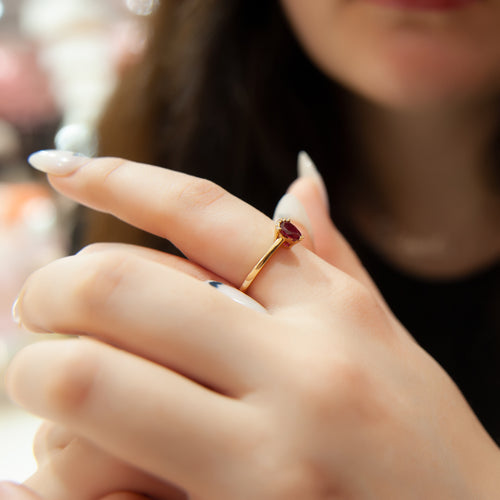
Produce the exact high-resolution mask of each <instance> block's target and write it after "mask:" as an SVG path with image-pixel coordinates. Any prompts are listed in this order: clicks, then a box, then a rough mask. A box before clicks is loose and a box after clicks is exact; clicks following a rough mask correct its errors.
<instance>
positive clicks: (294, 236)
mask: <svg viewBox="0 0 500 500" xmlns="http://www.w3.org/2000/svg"><path fill="white" fill-rule="evenodd" d="M279 232H280V234H281V236H283V238H286V239H287V240H289V241H291V242H295V241H299V240H300V238H301V237H302V233H301V232H300V231H299V230H298V229H297V227H296V226H295V225H294V224H292V223H291V222H290V221H289V220H283V221H281V222H280V226H279Z"/></svg>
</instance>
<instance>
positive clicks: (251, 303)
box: [206, 281, 267, 312]
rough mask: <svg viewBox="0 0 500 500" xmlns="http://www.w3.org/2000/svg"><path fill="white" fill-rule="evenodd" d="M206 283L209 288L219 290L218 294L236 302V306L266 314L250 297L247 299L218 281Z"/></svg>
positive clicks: (246, 296)
mask: <svg viewBox="0 0 500 500" xmlns="http://www.w3.org/2000/svg"><path fill="white" fill-rule="evenodd" d="M206 283H208V284H209V285H210V286H213V287H214V288H215V289H217V290H219V292H222V293H223V294H224V295H226V296H227V297H229V298H230V299H232V300H234V301H235V302H238V304H241V305H243V306H246V307H249V308H250V309H253V310H255V311H259V312H267V311H266V309H265V308H264V307H263V306H262V305H261V304H259V303H258V302H257V301H256V300H254V299H252V297H249V296H248V295H246V294H244V293H243V292H240V291H239V290H238V289H236V288H233V287H232V286H229V285H225V284H224V283H221V282H220V281H207V282H206Z"/></svg>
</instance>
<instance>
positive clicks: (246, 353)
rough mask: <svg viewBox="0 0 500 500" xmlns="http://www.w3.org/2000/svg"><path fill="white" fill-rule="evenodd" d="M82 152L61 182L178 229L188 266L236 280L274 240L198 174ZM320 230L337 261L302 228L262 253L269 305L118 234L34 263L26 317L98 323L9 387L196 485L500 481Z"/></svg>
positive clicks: (439, 488) (383, 487)
mask: <svg viewBox="0 0 500 500" xmlns="http://www.w3.org/2000/svg"><path fill="white" fill-rule="evenodd" d="M81 163H82V165H80V168H78V169H77V170H76V171H75V172H73V173H68V172H67V170H68V168H66V172H65V173H64V175H59V176H54V175H52V176H51V182H52V183H53V185H54V186H55V187H56V189H58V190H59V191H61V192H62V193H64V194H66V195H68V196H70V197H72V198H74V199H76V200H79V201H80V202H82V203H84V204H86V205H89V206H92V207H94V208H96V209H99V210H103V211H108V212H111V213H114V214H115V215H117V216H118V217H120V218H122V219H124V220H126V221H128V222H129V223H131V224H133V225H136V226H138V227H141V228H143V229H146V230H148V231H151V232H153V233H155V234H159V235H161V236H164V237H166V238H168V239H170V240H171V241H172V242H173V243H174V244H175V245H177V246H178V247H179V248H180V249H181V250H182V251H183V252H184V254H185V255H187V256H188V257H189V258H190V259H191V261H192V262H193V263H194V264H192V265H191V264H186V265H187V266H190V269H193V270H194V271H193V272H195V273H196V272H199V271H200V269H201V270H203V269H205V270H207V271H208V272H211V273H214V274H215V275H217V276H220V277H221V278H223V279H225V280H226V281H227V282H228V283H231V284H233V285H235V286H239V285H240V284H241V282H242V281H243V279H244V278H245V276H246V274H247V273H248V271H249V270H250V269H251V268H252V267H253V265H254V264H255V263H256V262H257V260H258V259H259V258H260V257H261V256H262V255H263V254H264V252H265V251H266V250H267V249H268V248H269V246H270V244H271V243H272V235H273V224H272V222H271V221H270V220H269V219H268V218H267V217H265V216H264V215H263V214H261V213H260V212H258V211H256V210H255V209H253V208H252V207H250V206H248V205H246V204H244V203H243V202H241V201H239V200H237V199H236V198H234V197H232V196H230V195H229V194H228V193H226V192H224V191H223V190H222V189H220V188H219V187H217V186H215V185H213V184H212V183H210V182H208V181H202V180H199V179H194V178H192V177H189V176H186V175H183V174H179V173H175V172H171V171H168V170H164V169H160V168H155V167H150V166H146V165H139V164H135V163H131V162H125V161H122V160H117V159H99V160H94V161H83V160H82V161H81ZM47 165H48V168H46V169H47V170H49V169H50V170H54V164H53V163H50V164H46V167H47ZM66 165H67V163H66ZM59 173H60V174H61V172H59ZM312 222H313V225H314V221H312ZM313 229H314V231H315V233H316V234H317V227H313ZM329 235H330V236H328V237H329V238H330V237H331V238H332V243H334V244H333V248H334V249H336V250H334V252H333V253H332V254H331V255H330V257H333V260H334V263H335V264H336V265H335V266H332V265H330V264H329V263H327V262H326V261H325V260H323V259H321V258H320V257H318V256H317V255H315V254H314V253H313V252H311V251H309V250H307V248H305V247H304V246H301V245H296V246H295V247H293V248H292V249H290V250H285V249H280V250H279V251H278V253H277V254H276V255H275V256H274V257H273V259H272V261H270V262H269V263H268V264H267V265H266V267H265V268H264V269H263V270H262V272H261V273H260V275H259V276H258V278H257V279H256V280H255V282H254V283H253V284H252V286H251V288H250V289H249V294H250V295H251V296H253V297H254V298H255V299H257V300H258V301H259V302H260V303H261V304H263V305H264V306H265V307H266V309H267V313H263V312H257V311H253V310H251V309H248V308H246V307H244V306H242V305H240V304H237V303H235V302H233V301H231V300H230V299H228V298H227V297H225V296H224V295H222V294H219V293H218V292H217V291H216V290H214V289H213V288H211V287H209V286H207V285H206V283H203V282H202V281H201V280H199V279H197V278H195V277H193V276H192V274H193V273H191V272H187V273H186V272H185V270H182V271H180V270H179V269H177V268H176V267H175V266H174V267H171V265H169V263H167V262H161V261H160V260H161V259H160V258H159V259H158V261H155V260H154V259H151V258H148V257H146V256H144V255H141V254H140V252H142V250H140V251H139V252H137V251H135V249H129V248H128V247H123V246H118V247H115V248H110V249H109V250H105V251H87V252H83V253H82V254H79V255H76V256H74V257H70V258H66V259H62V260H60V261H57V262H56V263H54V264H51V265H49V266H47V267H45V268H43V269H42V270H40V271H38V272H36V273H35V274H34V275H32V276H31V278H30V279H29V280H28V281H27V283H26V286H25V288H24V289H23V292H22V295H21V298H20V302H19V314H20V317H21V319H22V321H23V323H24V324H25V325H26V326H27V327H28V328H30V329H33V330H36V331H57V332H62V333H76V334H79V335H87V336H89V337H91V338H89V339H80V340H70V341H55V342H43V343H41V344H38V345H34V346H30V347H28V348H26V349H25V350H24V351H23V352H21V353H20V355H19V356H18V357H17V358H16V360H15V361H14V363H13V365H12V367H11V369H10V371H9V374H8V386H9V390H10V393H11V395H12V397H13V398H14V399H15V400H16V401H18V402H19V403H20V404H21V405H23V406H25V407H26V408H28V409H30V410H32V411H34V412H36V413H38V414H40V415H42V416H44V417H46V418H49V419H52V420H54V421H56V422H58V423H60V424H62V425H64V426H66V427H67V428H68V429H70V430H71V431H72V432H75V433H77V434H79V435H81V436H84V437H85V438H87V439H89V440H90V441H91V442H94V443H96V444H98V446H99V447H101V448H102V449H104V450H106V451H107V452H108V453H110V454H111V455H113V456H117V457H120V458H121V459H123V460H124V461H125V462H127V463H130V464H133V465H134V466H136V467H138V468H139V469H142V470H144V471H147V472H148V473H150V474H152V475H154V476H156V477H158V478H160V479H162V480H165V481H169V482H171V483H174V484H176V485H177V486H179V487H180V488H181V489H183V490H185V491H187V492H188V493H189V494H190V495H191V496H192V498H201V499H203V500H210V499H219V500H223V499H231V500H235V499H246V498H249V499H254V498H262V499H273V500H274V499H281V498H287V499H288V498H294V499H301V498H304V499H308V500H311V499H326V498H363V499H364V498H384V499H385V498H398V499H399V498H401V499H403V498H439V499H446V498H450V499H452V498H453V499H460V498H464V499H465V498H467V499H470V498H478V499H479V498H494V496H495V494H496V492H497V491H498V488H499V487H500V485H499V484H498V483H499V477H500V472H499V471H500V458H499V455H500V453H499V450H498V448H497V447H496V446H495V444H494V443H493V441H492V440H491V439H490V438H489V436H488V435H487V433H486V432H485V431H484V430H483V429H482V427H481V426H480V424H479V423H478V421H477V419H476V418H475V416H474V414H473V412H472V411H471V410H470V408H469V407H468V406H467V404H466V403H465V401H464V399H463V397H462V396H461V394H460V392H459V391H458V390H457V388H456V387H455V385H454V384H453V382H452V381H451V380H450V379H449V377H448V376H447V375H446V374H445V373H444V371H443V370H442V369H441V368H440V367H439V366H438V365H437V364H436V363H435V362H434V361H433V360H432V358H430V357H429V356H428V355H427V354H426V353H425V352H424V351H423V350H422V349H420V348H419V347H418V345H416V344H415V342H414V341H413V340H412V339H411V337H410V336H409V335H408V333H407V332H406V331H405V330H404V329H403V328H402V327H401V325H400V324H399V323H398V322H397V320H395V318H394V317H393V316H392V315H391V313H390V312H389V310H388V308H387V307H386V306H385V304H383V302H382V300H381V298H380V296H379V295H378V292H377V291H376V290H375V289H374V287H373V285H372V284H371V281H370V280H369V278H368V277H367V275H366V273H365V272H364V270H363V269H362V268H361V266H360V265H359V263H358V262H357V259H356V258H355V256H354V255H353V254H352V253H351V251H350V250H349V248H348V246H347V245H345V244H344V243H343V242H342V240H341V239H340V237H339V238H338V239H337V240H335V232H334V230H333V229H332V232H330V233H329ZM317 238H318V236H316V237H315V243H316V242H317V241H318V240H317ZM334 240H335V241H334ZM335 243H336V244H335ZM329 248H332V245H329ZM335 252H336V257H335V255H334V253H335ZM191 266H192V267H191ZM202 272H205V271H202ZM92 337H93V339H92ZM95 339H97V340H95ZM126 351H129V352H126Z"/></svg>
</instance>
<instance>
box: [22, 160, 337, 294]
mask: <svg viewBox="0 0 500 500" xmlns="http://www.w3.org/2000/svg"><path fill="white" fill-rule="evenodd" d="M62 160H64V161H62ZM30 162H31V164H32V165H33V166H34V167H35V168H38V169H40V170H43V171H46V172H48V173H49V174H51V175H50V177H49V178H50V182H51V184H52V185H53V186H54V188H55V189H57V190H58V191H60V192H61V193H63V194H65V195H66V196H69V197H71V198H73V199H75V200H77V201H79V202H80V203H82V204H84V205H87V206H89V207H91V208H94V209H97V210H99V211H103V212H107V213H111V214H113V215H115V216H117V217H118V218H120V219H122V220H124V221H125V222H128V223H130V224H132V225H134V226H136V227H139V228H141V229H144V230H145V231H148V232H151V233H153V234H156V235H158V236H160V237H164V238H166V239H168V240H170V241H171V242H172V243H173V244H174V245H175V246H177V247H178V248H179V249H180V250H181V251H182V252H183V253H184V255H186V257H188V258H190V259H192V260H193V261H195V262H197V263H198V264H200V265H202V266H203V267H205V268H207V269H209V270H211V271H212V272H214V273H216V274H217V275H219V276H221V277H223V278H225V279H226V280H228V281H229V282H230V283H232V284H234V285H235V286H237V287H239V286H240V285H241V284H242V282H243V280H244V279H245V277H246V276H247V274H248V273H249V271H250V270H251V269H252V268H253V266H254V265H255V264H256V263H257V261H258V260H259V259H260V258H261V257H262V256H263V255H264V254H265V252H266V251H267V250H268V249H269V248H270V246H271V244H272V243H273V241H274V223H273V221H272V220H271V219H270V218H268V217H267V216H265V215H264V214H262V213H261V212H259V211H258V210H256V209H255V208H253V207H252V206H250V205H248V204H247V203H245V202H243V201H241V200H239V199H238V198H236V197H235V196H233V195H231V194H230V193H228V192H227V191H225V190H224V189H222V188H221V187H220V186H218V185H216V184H214V183H213V182H211V181H208V180H206V179H200V178H197V177H193V176H190V175H187V174H184V173H180V172H175V171H172V170H168V169H165V168H160V167H155V166H151V165H145V164H141V163H136V162H131V161H126V160H123V159H119V158H97V159H88V158H83V157H80V156H75V155H72V156H71V154H70V153H67V152H60V151H55V152H39V153H36V154H35V155H32V156H31V157H30ZM299 257H300V258H299ZM325 267H329V266H327V265H326V264H325V263H324V262H323V261H322V260H321V259H319V258H317V257H316V256H314V255H313V254H312V252H308V251H307V250H306V249H305V248H301V245H296V246H294V247H293V248H291V249H289V250H280V251H278V252H277V254H276V256H274V257H273V261H272V265H267V266H265V268H264V269H263V270H262V272H261V274H260V275H259V278H258V279H256V281H255V283H254V284H252V288H251V292H252V295H253V296H256V297H257V298H258V299H259V300H262V301H264V302H267V299H268V298H269V297H273V302H276V301H277V300H279V297H280V296H281V297H282V296H283V295H284V292H285V293H286V299H285V300H286V302H289V301H291V300H292V301H295V300H304V299H306V298H307V297H308V296H310V292H309V291H308V290H305V289H304V288H308V287H307V286H305V287H304V286H293V287H283V284H284V283H290V284H291V283H292V281H291V280H295V283H297V281H296V280H300V277H302V278H304V277H305V276H307V277H308V279H307V280H306V281H307V282H309V283H311V279H312V280H313V282H314V281H316V283H315V284H317V280H314V277H315V275H316V276H317V278H318V280H319V282H322V281H323V282H324V281H325ZM299 270H300V272H298V271H299ZM276 285H279V289H278V290H277V289H276ZM303 285H304V284H303Z"/></svg>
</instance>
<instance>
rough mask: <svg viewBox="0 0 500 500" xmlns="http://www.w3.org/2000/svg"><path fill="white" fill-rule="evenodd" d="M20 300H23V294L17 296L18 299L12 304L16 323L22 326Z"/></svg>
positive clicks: (13, 317)
mask: <svg viewBox="0 0 500 500" xmlns="http://www.w3.org/2000/svg"><path fill="white" fill-rule="evenodd" d="M20 300H21V294H19V295H18V296H17V298H16V300H15V301H14V303H13V304H12V310H11V312H12V320H13V321H14V323H15V324H16V325H17V326H22V325H21V314H20V313H19V303H20Z"/></svg>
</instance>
